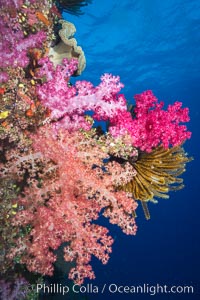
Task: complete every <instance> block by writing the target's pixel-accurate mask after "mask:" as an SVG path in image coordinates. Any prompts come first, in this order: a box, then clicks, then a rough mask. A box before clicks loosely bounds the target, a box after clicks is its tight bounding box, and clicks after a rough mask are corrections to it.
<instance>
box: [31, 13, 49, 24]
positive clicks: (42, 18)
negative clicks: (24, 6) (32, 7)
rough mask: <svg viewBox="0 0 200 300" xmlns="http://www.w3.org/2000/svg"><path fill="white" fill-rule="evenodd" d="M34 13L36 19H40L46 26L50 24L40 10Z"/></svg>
mask: <svg viewBox="0 0 200 300" xmlns="http://www.w3.org/2000/svg"><path fill="white" fill-rule="evenodd" d="M35 15H36V17H37V18H38V20H39V21H41V22H42V23H43V24H45V25H46V26H50V25H51V22H50V21H49V20H48V19H47V17H45V16H44V15H43V13H41V12H40V11H37V12H36V14H35Z"/></svg>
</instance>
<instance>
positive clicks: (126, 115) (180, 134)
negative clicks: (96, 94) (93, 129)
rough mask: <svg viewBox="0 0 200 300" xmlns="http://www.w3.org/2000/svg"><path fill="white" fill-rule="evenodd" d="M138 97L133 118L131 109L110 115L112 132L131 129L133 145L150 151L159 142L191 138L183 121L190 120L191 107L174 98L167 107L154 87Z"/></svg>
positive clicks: (177, 142)
mask: <svg viewBox="0 0 200 300" xmlns="http://www.w3.org/2000/svg"><path fill="white" fill-rule="evenodd" d="M135 100H136V106H135V109H134V113H135V117H134V118H133V119H132V116H131V114H130V112H127V111H126V112H121V111H119V113H118V115H117V116H115V117H114V118H113V119H111V127H110V132H111V134H113V135H114V136H118V135H123V134H125V133H129V134H130V135H131V137H132V142H133V145H134V146H135V147H138V148H139V149H141V150H142V151H147V152H150V151H151V150H152V149H153V148H155V147H157V146H158V145H160V144H161V145H163V146H164V147H165V148H169V147H170V146H177V145H180V144H181V143H183V142H184V141H185V140H186V139H189V138H190V136H191V132H190V131H187V127H186V126H185V125H182V124H180V123H182V122H188V121H189V115H188V113H189V110H188V108H182V103H181V102H175V103H174V104H173V105H169V106H168V108H167V110H164V109H163V106H164V103H163V102H160V103H158V99H157V98H156V97H155V96H154V95H153V93H152V91H145V92H143V93H141V94H139V95H136V96H135Z"/></svg>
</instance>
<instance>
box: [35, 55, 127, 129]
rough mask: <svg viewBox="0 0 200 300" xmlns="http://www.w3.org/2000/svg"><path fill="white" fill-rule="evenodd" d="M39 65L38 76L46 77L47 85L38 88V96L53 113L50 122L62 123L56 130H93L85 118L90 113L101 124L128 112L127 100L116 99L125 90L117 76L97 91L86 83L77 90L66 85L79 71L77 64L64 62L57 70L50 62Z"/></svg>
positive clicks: (79, 83) (104, 81) (80, 83)
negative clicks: (122, 88) (75, 72)
mask: <svg viewBox="0 0 200 300" xmlns="http://www.w3.org/2000/svg"><path fill="white" fill-rule="evenodd" d="M40 63H41V64H42V67H41V69H40V71H39V74H38V75H39V76H45V77H46V79H47V81H46V82H45V83H43V84H42V85H41V86H38V89H37V93H38V96H39V98H40V100H41V101H42V103H43V104H44V105H45V106H46V107H48V108H49V109H50V110H51V119H54V121H56V120H58V119H59V122H58V123H57V124H56V126H57V128H60V127H61V128H66V129H70V130H73V129H75V130H76V129H80V128H84V129H90V128H91V124H89V123H88V122H86V120H85V118H84V113H85V112H86V111H88V110H92V111H93V112H94V116H93V117H94V118H95V119H99V120H100V119H101V120H108V119H109V118H110V117H112V116H114V115H116V114H117V111H118V110H122V111H123V110H126V101H125V99H124V98H123V97H122V96H118V95H117V93H118V92H119V91H120V89H121V87H122V86H123V85H122V83H121V82H120V79H119V77H118V76H112V75H110V74H105V75H104V76H102V77H101V83H100V84H99V86H98V87H94V86H93V85H92V83H90V82H87V81H77V82H76V84H75V85H74V86H68V85H67V81H68V80H69V77H70V76H71V75H72V74H73V72H74V71H75V69H76V68H77V60H75V59H71V60H70V61H69V60H67V59H64V60H63V63H62V65H58V66H57V67H56V68H54V66H53V63H51V62H50V61H49V59H48V58H45V59H42V60H41V61H40ZM60 119H62V121H61V122H60ZM73 125H74V128H73Z"/></svg>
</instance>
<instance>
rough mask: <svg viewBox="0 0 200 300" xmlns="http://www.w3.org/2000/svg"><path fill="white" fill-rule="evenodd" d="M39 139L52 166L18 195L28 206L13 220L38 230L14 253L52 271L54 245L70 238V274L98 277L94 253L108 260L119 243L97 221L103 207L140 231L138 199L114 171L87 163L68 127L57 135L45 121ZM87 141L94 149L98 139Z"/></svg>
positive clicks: (37, 146)
mask: <svg viewBox="0 0 200 300" xmlns="http://www.w3.org/2000/svg"><path fill="white" fill-rule="evenodd" d="M57 134H58V133H57ZM33 142H34V145H33V146H34V150H35V151H36V152H37V153H38V152H39V153H41V155H42V156H43V164H44V163H45V164H46V170H45V172H44V174H40V184H39V182H38V181H37V180H31V181H30V186H29V188H26V189H25V191H24V196H23V197H19V199H18V203H19V205H21V206H22V207H23V210H21V211H19V212H18V214H17V215H16V217H15V219H14V221H13V225H17V226H27V225H28V224H29V225H31V227H32V230H31V232H30V239H28V237H27V239H23V245H22V244H21V242H22V241H21V240H20V239H19V246H18V247H17V248H14V249H13V251H12V252H11V253H10V255H9V257H10V258H12V257H14V256H16V255H19V254H20V255H21V256H22V259H21V263H25V264H26V265H27V268H28V270H29V271H31V272H39V273H41V274H47V275H52V273H53V263H54V261H55V260H56V256H55V255H54V254H53V250H55V249H57V248H58V247H59V246H60V245H61V244H62V243H64V242H67V243H68V246H67V247H66V248H65V259H66V260H67V261H72V260H75V262H76V267H75V268H74V269H72V270H71V272H70V273H69V277H70V278H71V279H73V280H74V281H75V282H77V283H78V284H81V283H83V280H84V278H85V277H89V278H91V279H92V278H94V273H93V271H92V267H91V265H90V260H91V257H92V255H94V256H96V257H97V258H98V259H99V260H101V261H102V263H106V262H107V261H108V259H109V253H110V252H111V245H112V243H113V239H112V238H111V237H110V236H109V235H108V229H106V228H105V227H102V226H100V225H98V224H96V223H95V224H94V223H93V221H94V220H97V219H98V218H99V215H100V213H101V212H103V213H104V215H105V216H106V217H108V218H110V222H111V223H113V224H118V225H119V226H120V227H121V228H122V230H123V231H124V232H125V233H126V234H135V233H136V225H135V219H134V217H133V215H132V213H133V211H134V210H135V209H136V207H137V204H136V203H135V201H134V200H133V199H132V198H131V197H130V196H128V195H127V194H126V193H125V192H115V191H114V187H113V182H112V181H113V179H112V177H111V176H109V174H107V173H105V172H104V173H103V172H101V174H100V175H99V173H98V172H97V170H96V169H92V165H93V161H92V160H91V161H90V163H87V164H86V160H85V157H83V153H82V149H81V153H79V150H78V144H79V143H80V147H81V140H80V139H79V140H77V142H76V141H75V138H74V136H73V135H71V134H70V133H68V132H67V131H66V130H65V131H62V132H59V134H58V136H57V137H53V135H52V128H51V127H47V126H45V127H43V128H42V129H41V130H40V132H38V133H37V134H36V135H35V136H33ZM87 147H88V148H89V147H91V148H92V151H93V153H94V148H95V145H94V144H91V146H89V145H88V146H87ZM98 151H99V149H97V152H98ZM94 161H96V158H94ZM41 163H42V162H41ZM104 174H105V178H104ZM41 185H42V186H41ZM20 249H21V250H20ZM20 251H21V252H20Z"/></svg>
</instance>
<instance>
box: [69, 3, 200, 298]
mask: <svg viewBox="0 0 200 300" xmlns="http://www.w3.org/2000/svg"><path fill="white" fill-rule="evenodd" d="M82 10H83V11H84V15H82V16H80V17H76V16H72V15H69V14H66V13H64V18H65V19H66V20H68V21H70V22H73V23H74V24H75V26H76V28H77V32H76V35H75V37H76V39H77V41H78V45H80V46H82V48H83V50H84V52H85V55H86V60H87V67H86V69H85V71H84V72H83V74H82V75H81V76H80V77H79V78H78V79H80V80H82V79H85V80H89V81H91V82H92V83H94V84H98V83H99V79H100V76H101V75H102V74H103V73H106V72H109V73H112V74H113V75H119V76H120V78H121V81H122V82H123V83H124V84H125V87H124V89H123V90H122V92H123V93H124V94H125V96H126V99H129V100H130V101H132V102H133V95H135V94H137V93H140V92H142V91H144V90H149V89H151V90H153V92H154V94H155V95H156V96H157V97H158V98H159V99H160V100H163V101H165V103H166V104H169V103H173V102H174V101H177V100H178V101H182V102H183V106H184V107H186V106H188V107H189V108H190V116H191V121H190V123H189V125H188V127H189V129H190V130H191V131H192V138H191V140H189V141H187V142H186V144H185V146H184V147H185V149H186V150H187V152H188V153H189V154H190V155H191V156H193V157H194V161H192V162H191V163H189V164H188V165H187V171H186V173H184V175H183V177H184V181H185V188H184V189H183V190H181V191H178V192H173V193H171V194H170V199H168V200H164V199H160V201H159V203H158V204H157V205H154V204H152V205H151V204H150V205H149V209H150V213H151V219H150V220H149V221H146V220H145V218H144V215H143V212H142V210H141V209H140V208H139V209H138V212H137V214H138V218H137V224H138V232H137V235H136V236H135V237H133V236H126V235H124V234H122V233H121V231H120V230H119V229H118V228H117V226H111V225H109V224H107V223H106V225H108V228H109V229H110V232H111V234H112V235H113V237H114V238H115V243H114V246H113V253H112V254H111V258H110V261H109V263H108V264H107V265H101V263H100V262H98V261H97V260H94V261H93V267H94V271H95V274H96V279H95V280H93V281H87V282H86V283H85V286H86V284H87V283H92V284H93V286H98V288H99V292H98V293H94V292H92V293H88V294H87V299H89V300H93V299H96V300H101V299H104V300H107V299H115V300H118V299H142V300H143V299H145V300H146V299H147V300H148V299H151V298H152V299H169V300H171V299H172V300H173V299H183V300H192V299H195V300H196V299H200V257H199V256H200V216H199V215H200V193H199V187H200V160H199V150H200V143H199V132H198V131H199V129H200V124H199V119H200V104H199V101H200V97H199V95H200V1H198V0H167V1H159V0H151V1H150V0H140V1H136V0H123V1H120V0H110V1H108V0H99V1H98V0H93V3H92V4H90V5H88V6H86V7H84V8H83V9H82ZM102 222H104V223H105V222H106V221H105V220H102ZM104 284H106V289H105V291H104V293H101V288H102V287H103V285H104ZM110 284H116V285H117V286H133V285H144V284H146V285H149V286H150V285H157V284H160V285H169V286H172V285H177V286H178V285H181V286H183V285H188V286H191V285H192V286H193V287H194V294H189V295H188V294H180V295H179V294H178V293H177V294H172V293H171V294H164V293H163V294H162V293H160V294H157V295H150V293H148V294H144V293H143V294H142V293H141V294H130V293H120V292H116V293H112V292H109V291H108V287H109V285H110ZM83 295H84V296H85V294H83Z"/></svg>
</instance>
